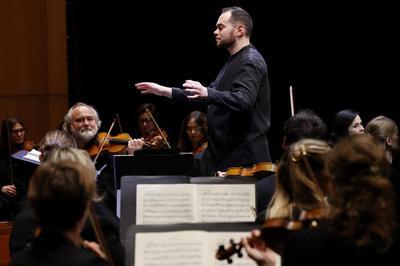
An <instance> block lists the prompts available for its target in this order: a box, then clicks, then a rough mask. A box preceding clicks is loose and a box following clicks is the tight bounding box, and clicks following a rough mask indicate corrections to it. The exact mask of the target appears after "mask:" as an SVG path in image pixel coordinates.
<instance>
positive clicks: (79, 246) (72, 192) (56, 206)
mask: <svg viewBox="0 0 400 266" xmlns="http://www.w3.org/2000/svg"><path fill="white" fill-rule="evenodd" d="M86 170H87V169H85V168H83V167H82V166H81V165H79V164H76V163H72V162H67V161H65V162H59V163H52V162H45V163H43V164H41V165H40V166H39V167H38V168H37V170H36V171H35V173H34V175H33V177H32V179H31V181H30V186H29V192H28V197H29V200H30V202H31V203H32V205H33V208H34V211H35V213H36V215H37V217H38V219H39V225H40V228H41V230H40V233H39V235H38V237H37V238H35V240H34V241H33V243H32V245H30V246H27V247H26V248H25V249H23V250H21V251H20V252H18V253H17V254H15V256H14V257H13V258H12V261H11V263H10V265H88V266H89V265H108V264H107V262H106V259H107V258H106V256H105V254H104V253H103V252H102V250H101V249H100V246H99V245H98V244H97V243H95V242H89V241H86V240H84V239H83V238H82V237H81V231H82V228H83V225H84V224H85V221H86V219H87V217H88V215H89V206H90V204H91V201H92V200H93V198H94V197H95V195H96V184H95V181H94V179H93V175H95V169H93V171H89V172H88V171H86Z"/></svg>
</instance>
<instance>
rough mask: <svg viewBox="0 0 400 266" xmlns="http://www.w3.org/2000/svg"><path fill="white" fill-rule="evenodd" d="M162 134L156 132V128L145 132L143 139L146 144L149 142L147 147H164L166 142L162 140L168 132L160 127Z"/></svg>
mask: <svg viewBox="0 0 400 266" xmlns="http://www.w3.org/2000/svg"><path fill="white" fill-rule="evenodd" d="M160 130H161V132H162V134H163V135H161V133H159V132H158V130H157V129H156V128H154V129H153V130H151V131H150V132H148V133H147V135H146V136H144V137H143V139H144V141H145V142H146V143H148V144H150V145H149V146H147V147H149V148H152V149H162V148H166V147H167V144H166V142H165V140H164V138H165V139H166V138H168V134H167V132H166V131H165V130H164V129H160Z"/></svg>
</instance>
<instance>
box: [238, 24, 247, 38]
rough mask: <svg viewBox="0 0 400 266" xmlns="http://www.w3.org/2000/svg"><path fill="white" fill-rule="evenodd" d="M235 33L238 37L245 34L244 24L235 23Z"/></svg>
mask: <svg viewBox="0 0 400 266" xmlns="http://www.w3.org/2000/svg"><path fill="white" fill-rule="evenodd" d="M236 33H237V36H239V37H240V36H243V35H245V34H246V27H245V26H244V25H241V24H239V25H237V26H236Z"/></svg>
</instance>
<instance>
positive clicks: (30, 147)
mask: <svg viewBox="0 0 400 266" xmlns="http://www.w3.org/2000/svg"><path fill="white" fill-rule="evenodd" d="M33 149H36V150H37V149H39V144H36V143H34V142H33V140H25V141H24V150H26V151H31V150H33Z"/></svg>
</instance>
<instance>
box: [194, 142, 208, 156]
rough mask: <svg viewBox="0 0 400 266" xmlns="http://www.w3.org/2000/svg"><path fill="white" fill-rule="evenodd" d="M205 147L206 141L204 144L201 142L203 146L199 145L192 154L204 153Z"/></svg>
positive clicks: (206, 145)
mask: <svg viewBox="0 0 400 266" xmlns="http://www.w3.org/2000/svg"><path fill="white" fill-rule="evenodd" d="M207 147H208V142H207V141H206V142H203V144H201V145H200V146H198V147H196V148H195V149H194V150H193V154H196V153H200V152H204V151H205V149H207Z"/></svg>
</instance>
